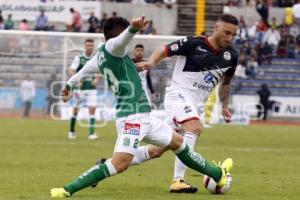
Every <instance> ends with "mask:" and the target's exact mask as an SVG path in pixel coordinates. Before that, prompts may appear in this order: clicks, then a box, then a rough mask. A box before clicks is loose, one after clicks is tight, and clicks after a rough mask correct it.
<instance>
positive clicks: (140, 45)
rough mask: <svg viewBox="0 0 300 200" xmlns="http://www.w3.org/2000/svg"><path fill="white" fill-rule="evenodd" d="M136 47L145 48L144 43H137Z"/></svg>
mask: <svg viewBox="0 0 300 200" xmlns="http://www.w3.org/2000/svg"><path fill="white" fill-rule="evenodd" d="M134 48H135V49H136V48H142V49H144V45H143V44H137V45H135V47H134Z"/></svg>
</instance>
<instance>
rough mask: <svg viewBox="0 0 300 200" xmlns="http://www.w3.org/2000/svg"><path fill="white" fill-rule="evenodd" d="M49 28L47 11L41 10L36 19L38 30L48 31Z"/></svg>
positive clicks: (36, 28)
mask: <svg viewBox="0 0 300 200" xmlns="http://www.w3.org/2000/svg"><path fill="white" fill-rule="evenodd" d="M48 29H49V24H48V17H47V16H46V15H45V11H44V10H41V14H40V15H39V16H38V17H37V18H36V20H35V30H36V31H47V30H48Z"/></svg>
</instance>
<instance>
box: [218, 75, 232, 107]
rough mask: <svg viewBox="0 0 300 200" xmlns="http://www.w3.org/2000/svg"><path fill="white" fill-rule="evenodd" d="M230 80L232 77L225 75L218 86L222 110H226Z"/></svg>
mask: <svg viewBox="0 0 300 200" xmlns="http://www.w3.org/2000/svg"><path fill="white" fill-rule="evenodd" d="M231 79H232V76H229V75H225V76H224V77H223V78H222V82H221V85H220V88H219V89H220V90H219V96H220V101H221V103H222V107H223V108H227V107H228V104H229V97H230V91H231Z"/></svg>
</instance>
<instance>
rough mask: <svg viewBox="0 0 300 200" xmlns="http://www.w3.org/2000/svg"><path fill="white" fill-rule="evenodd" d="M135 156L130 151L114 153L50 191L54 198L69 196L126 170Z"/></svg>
mask: <svg viewBox="0 0 300 200" xmlns="http://www.w3.org/2000/svg"><path fill="white" fill-rule="evenodd" d="M132 158H133V155H132V154H129V153H121V152H117V153H114V155H113V157H112V158H111V159H108V160H107V161H106V162H105V163H104V164H99V165H95V166H93V167H92V168H90V169H89V170H87V171H85V172H84V173H83V174H81V175H80V176H79V177H78V178H77V179H75V180H74V181H73V182H71V183H68V184H66V185H64V187H63V188H53V189H51V191H50V193H51V196H52V197H53V198H61V197H69V196H72V195H73V194H74V193H75V192H78V191H80V190H82V189H84V188H86V187H89V186H91V185H93V184H95V183H97V182H100V181H102V180H104V179H105V178H107V177H110V176H113V175H116V174H119V173H122V172H124V171H125V170H126V169H127V168H128V166H129V165H130V163H131V160H132Z"/></svg>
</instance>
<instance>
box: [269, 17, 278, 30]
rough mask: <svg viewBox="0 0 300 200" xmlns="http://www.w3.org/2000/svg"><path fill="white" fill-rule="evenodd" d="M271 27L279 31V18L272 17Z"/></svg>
mask: <svg viewBox="0 0 300 200" xmlns="http://www.w3.org/2000/svg"><path fill="white" fill-rule="evenodd" d="M270 27H271V28H273V29H276V30H277V29H279V25H278V23H277V18H276V17H272V19H271V23H270Z"/></svg>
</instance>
